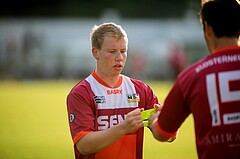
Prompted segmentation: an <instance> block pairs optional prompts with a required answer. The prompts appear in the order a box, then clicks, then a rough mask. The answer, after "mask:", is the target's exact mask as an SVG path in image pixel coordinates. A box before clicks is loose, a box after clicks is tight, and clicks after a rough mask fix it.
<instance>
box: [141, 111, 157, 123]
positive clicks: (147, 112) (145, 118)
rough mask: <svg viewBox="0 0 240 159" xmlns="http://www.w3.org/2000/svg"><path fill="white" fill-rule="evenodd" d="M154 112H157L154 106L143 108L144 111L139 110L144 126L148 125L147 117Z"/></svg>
mask: <svg viewBox="0 0 240 159" xmlns="http://www.w3.org/2000/svg"><path fill="white" fill-rule="evenodd" d="M156 112H157V109H156V108H152V109H148V110H144V111H142V112H141V116H142V120H143V125H144V126H148V118H149V117H150V116H151V115H152V114H154V113H156Z"/></svg>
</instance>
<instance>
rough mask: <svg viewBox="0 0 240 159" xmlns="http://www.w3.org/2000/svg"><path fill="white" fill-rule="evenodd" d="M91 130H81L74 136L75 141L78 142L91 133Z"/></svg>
mask: <svg viewBox="0 0 240 159" xmlns="http://www.w3.org/2000/svg"><path fill="white" fill-rule="evenodd" d="M90 132H91V131H80V132H79V133H77V134H76V135H75V136H74V138H73V143H74V144H76V143H77V142H78V141H79V140H80V139H81V138H83V137H84V136H85V135H87V134H88V133H90Z"/></svg>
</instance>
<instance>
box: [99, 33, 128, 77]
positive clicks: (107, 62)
mask: <svg viewBox="0 0 240 159" xmlns="http://www.w3.org/2000/svg"><path fill="white" fill-rule="evenodd" d="M97 54H98V59H97V70H98V72H99V73H103V74H104V75H105V76H109V77H115V76H118V75H119V74H120V73H121V72H122V70H123V68H124V66H125V63H126V59H127V42H126V40H125V39H124V38H121V39H119V40H117V39H116V38H114V37H105V38H104V42H103V44H102V49H101V50H97Z"/></svg>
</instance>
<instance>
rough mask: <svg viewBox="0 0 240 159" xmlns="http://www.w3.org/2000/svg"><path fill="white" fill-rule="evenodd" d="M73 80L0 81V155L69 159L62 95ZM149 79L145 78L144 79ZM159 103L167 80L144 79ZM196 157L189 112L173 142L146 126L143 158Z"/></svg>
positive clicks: (8, 158) (6, 157) (4, 157)
mask: <svg viewBox="0 0 240 159" xmlns="http://www.w3.org/2000/svg"><path fill="white" fill-rule="evenodd" d="M76 82H77V81H22V82H16V81H1V82H0V108H1V111H0V126H1V127H0V158H1V159H55V158H56V159H73V158H74V153H73V146H72V140H71V136H70V131H69V127H68V122H67V120H68V119H67V112H66V95H67V94H68V92H69V90H70V89H71V88H72V86H73V85H74V84H75V83H76ZM146 82H147V81H146ZM147 83H148V84H149V85H150V86H152V88H153V90H154V92H155V93H156V94H157V96H158V97H159V101H160V102H161V103H162V102H163V100H164V98H165V97H166V95H167V93H168V92H169V89H170V87H171V85H172V83H171V82H154V81H151V82H147ZM195 158H197V154H196V148H195V140H194V129H193V121H192V117H191V116H190V117H189V118H188V119H187V120H186V121H185V122H184V124H183V125H182V127H181V129H180V133H179V137H178V139H177V140H175V141H174V142H173V143H160V142H158V141H156V140H155V139H154V138H153V136H152V135H151V133H150V131H149V130H148V129H147V128H146V130H145V141H144V159H195Z"/></svg>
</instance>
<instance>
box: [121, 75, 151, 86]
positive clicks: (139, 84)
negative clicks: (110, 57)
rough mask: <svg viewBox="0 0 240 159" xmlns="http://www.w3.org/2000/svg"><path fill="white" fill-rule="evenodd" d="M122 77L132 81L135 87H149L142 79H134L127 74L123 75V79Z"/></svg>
mask: <svg viewBox="0 0 240 159" xmlns="http://www.w3.org/2000/svg"><path fill="white" fill-rule="evenodd" d="M124 78H125V79H128V80H129V81H130V82H132V83H133V84H134V86H135V87H140V88H149V85H148V84H147V83H145V82H144V81H142V80H139V79H135V78H132V77H128V76H125V75H123V79H124Z"/></svg>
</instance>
